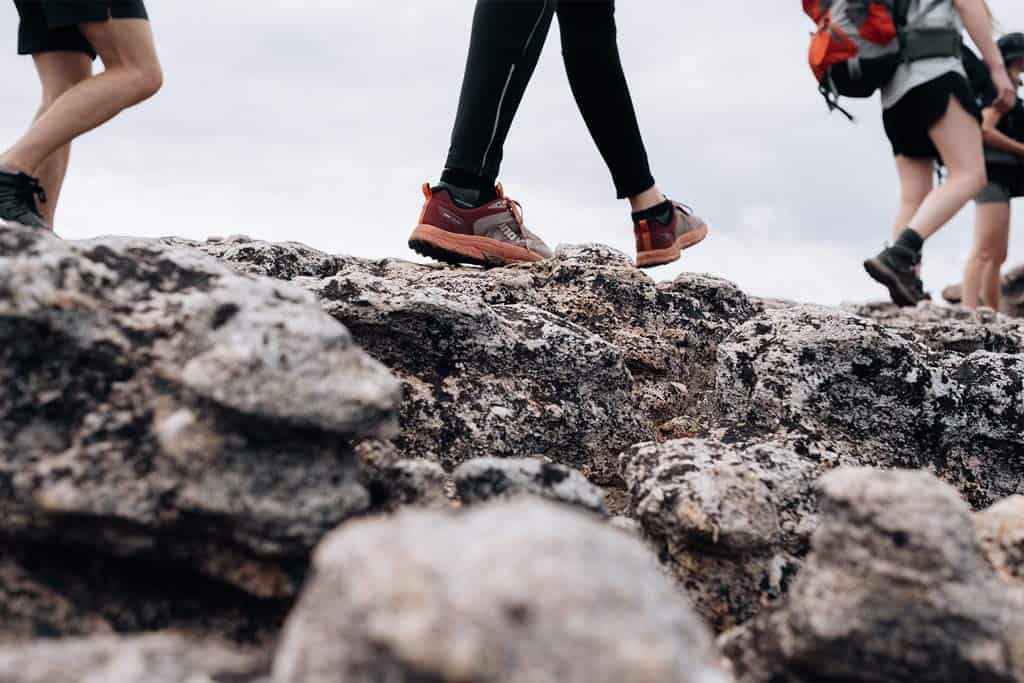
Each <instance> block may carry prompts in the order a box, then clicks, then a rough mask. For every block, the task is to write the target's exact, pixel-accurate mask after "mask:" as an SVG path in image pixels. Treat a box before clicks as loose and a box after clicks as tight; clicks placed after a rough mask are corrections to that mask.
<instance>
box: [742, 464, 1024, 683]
mask: <svg viewBox="0 0 1024 683" xmlns="http://www.w3.org/2000/svg"><path fill="white" fill-rule="evenodd" d="M819 495H820V500H821V514H822V523H821V526H820V527H819V528H818V530H817V532H816V533H815V535H814V541H813V550H812V552H811V554H810V556H809V557H808V558H807V561H806V563H805V566H804V568H803V570H802V571H801V573H800V575H799V576H798V577H797V579H796V581H795V582H794V585H793V588H792V590H791V592H790V594H789V596H788V599H787V601H786V604H785V606H784V607H782V608H780V609H778V610H776V611H773V612H770V613H767V614H764V615H761V616H759V617H758V618H756V619H755V620H754V621H752V622H750V623H748V624H746V625H744V626H742V627H740V628H739V629H737V630H736V631H733V632H730V633H729V634H726V635H725V636H723V638H722V644H723V647H724V649H725V652H726V654H727V655H728V656H729V657H730V658H731V659H732V660H733V661H734V663H735V665H736V673H737V678H738V680H739V681H740V683H756V682H762V681H763V682H766V683H767V682H769V681H794V682H800V683H803V682H806V683H812V682H813V683H820V682H821V681H863V682H864V683H875V682H877V683H900V682H903V681H906V682H907V683H911V682H913V683H929V682H933V681H934V682H936V683H938V682H943V683H952V681H986V682H988V681H993V682H994V681H1005V682H1006V683H1011V682H1014V681H1020V680H1024V612H1022V608H1024V601H1022V600H1021V595H1020V594H1019V593H1013V592H1011V591H1008V590H1007V587H1006V585H1005V584H1004V583H1003V582H1002V581H1000V580H999V578H998V577H997V575H996V572H995V571H993V569H992V567H991V566H990V565H989V564H988V562H987V561H986V559H985V557H984V554H983V552H982V549H981V546H980V544H979V542H978V539H977V536H976V535H975V530H974V525H973V523H972V519H971V515H970V511H969V509H968V507H967V505H966V503H964V501H963V500H962V499H961V498H960V496H959V495H958V494H957V493H956V491H955V490H954V489H953V488H952V487H950V486H948V485H946V484H943V483H941V482H939V481H938V480H936V479H935V478H934V477H932V476H931V475H929V474H927V473H924V472H909V471H888V472H883V471H878V470H871V469H842V470H838V471H835V472H832V473H830V474H828V475H826V476H825V477H824V478H823V479H822V482H821V485H820V491H819Z"/></svg>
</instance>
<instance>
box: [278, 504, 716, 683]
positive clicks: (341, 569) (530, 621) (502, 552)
mask: <svg viewBox="0 0 1024 683" xmlns="http://www.w3.org/2000/svg"><path fill="white" fill-rule="evenodd" d="M314 571H315V576H314V579H313V581H312V583H311V584H310V586H309V588H308V590H307V592H306V593H305V595H304V596H303V598H302V600H301V601H300V603H299V605H298V607H297V608H296V610H295V612H294V613H293V614H292V616H291V617H290V619H289V621H288V625H287V626H286V628H285V633H284V637H283V640H282V644H281V647H280V649H279V651H278V653H277V657H276V660H275V669H274V673H275V676H274V680H275V682H276V683H328V682H330V683H334V682H335V681H342V680H343V681H350V682H351V683H361V682H364V681H365V682H367V683H368V682H370V681H434V682H436V683H447V682H451V683H457V682H458V683H461V682H463V681H492V680H493V681H499V680H500V681H508V682H510V683H554V682H556V681H557V682H559V683H575V682H577V681H578V682H580V683H602V682H607V683H621V682H622V681H646V682H649V683H659V682H662V681H663V682H665V683H691V682H692V683H725V682H726V681H727V680H728V679H727V677H726V676H725V675H724V674H723V673H722V672H721V671H719V669H718V666H717V662H716V656H715V654H714V652H713V650H712V647H711V639H710V636H709V634H708V631H707V630H706V628H705V627H704V626H703V624H701V623H700V620H699V619H698V617H697V616H696V615H695V614H694V613H693V611H692V610H691V609H690V607H689V606H688V605H687V604H686V600H685V599H684V598H683V597H682V596H681V595H679V594H678V593H677V592H676V591H675V590H674V589H673V587H672V585H671V583H670V582H669V581H668V580H667V579H665V578H664V577H663V576H662V574H661V572H660V571H659V569H658V566H657V563H656V561H655V559H654V557H653V556H651V554H650V553H649V552H648V551H647V549H646V548H645V547H644V546H643V544H641V543H640V542H638V541H637V540H635V539H633V538H630V537H629V536H628V535H627V534H625V533H623V532H621V531H618V530H616V529H613V528H610V527H609V526H608V525H606V524H604V523H601V522H600V521H597V520H595V519H593V518H592V517H591V516H588V515H585V514H582V513H578V512H575V511H570V510H569V509H568V508H566V507H564V506H555V505H553V504H551V503H546V502H541V501H539V500H536V499H521V500H518V501H514V502H511V503H501V504H495V505H489V506H484V507H482V508H478V509H474V510H473V511H471V512H467V513H464V514H460V515H455V514H452V513H447V514H446V513H440V512H431V511H416V512H412V511H404V512H401V513H399V515H398V516H396V517H393V518H391V519H388V520H375V521H365V522H354V523H352V524H349V525H347V526H345V527H343V528H342V529H341V530H340V531H338V532H337V533H336V534H333V535H332V536H331V537H330V538H329V539H328V540H327V541H325V543H324V544H323V545H322V546H321V547H320V548H319V549H318V550H317V553H316V559H315V566H314Z"/></svg>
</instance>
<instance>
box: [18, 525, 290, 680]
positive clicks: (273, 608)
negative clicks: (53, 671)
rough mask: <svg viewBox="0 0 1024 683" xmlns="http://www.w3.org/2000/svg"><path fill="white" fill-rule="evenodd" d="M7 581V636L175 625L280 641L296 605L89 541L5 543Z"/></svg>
mask: <svg viewBox="0 0 1024 683" xmlns="http://www.w3.org/2000/svg"><path fill="white" fill-rule="evenodd" d="M0 582H2V585H0V643H9V642H25V641H30V640H33V639H36V638H62V637H68V636H96V635H108V634H110V633H143V632H151V631H160V630H174V631H179V632H182V633H187V634H188V635H189V637H191V638H195V639H199V640H205V639H210V638H213V639H227V640H230V641H232V642H235V643H240V644H244V645H246V646H260V645H265V644H267V643H272V642H273V641H274V640H275V638H276V637H277V634H278V632H279V630H280V627H281V624H283V623H284V619H285V617H286V616H287V613H288V611H289V609H290V607H291V602H290V601H289V600H266V599H260V598H256V597H253V596H252V595H249V594H247V593H245V592H244V591H242V590H240V589H237V588H234V587H232V586H230V585H225V584H224V583H223V582H221V581H219V580H216V579H211V578H206V577H203V576H200V575H196V574H193V573H191V572H189V571H187V570H186V569H183V568H182V567H181V566H180V565H178V564H173V563H169V562H167V561H166V560H160V559H156V558H153V559H146V558H123V557H112V556H110V555H105V554H103V552H102V551H101V550H99V549H95V548H90V547H88V546H82V545H77V546H76V545H67V546H54V545H31V544H25V543H19V544H18V545H17V546H6V547H4V544H2V543H0ZM0 680H2V679H0Z"/></svg>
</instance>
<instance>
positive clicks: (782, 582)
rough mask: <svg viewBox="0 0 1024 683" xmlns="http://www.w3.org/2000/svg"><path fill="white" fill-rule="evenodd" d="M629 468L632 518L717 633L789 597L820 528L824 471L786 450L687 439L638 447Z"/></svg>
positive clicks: (625, 466) (627, 457) (627, 459)
mask: <svg viewBox="0 0 1024 683" xmlns="http://www.w3.org/2000/svg"><path fill="white" fill-rule="evenodd" d="M621 467H622V476H623V479H624V480H625V481H626V484H627V485H628V487H629V492H630V495H631V505H630V515H631V516H633V517H635V518H636V519H638V520H639V521H640V523H641V525H642V526H643V530H644V533H645V535H646V537H647V538H649V539H650V540H651V541H652V542H653V543H654V545H655V547H656V548H657V553H658V555H659V556H660V557H661V558H662V559H663V560H664V561H666V562H667V563H668V566H669V568H670V570H671V572H672V573H673V575H674V576H675V578H676V579H677V580H678V581H679V583H680V585H681V586H683V587H684V588H685V590H686V592H687V593H688V595H689V596H690V598H691V600H692V601H693V603H694V605H695V607H696V608H697V611H698V612H700V614H701V615H703V616H704V617H705V618H706V619H708V620H709V621H710V622H711V624H712V626H714V627H715V628H716V629H717V630H724V629H727V628H730V627H732V626H735V625H737V624H740V623H743V622H745V621H747V620H748V619H750V618H751V617H752V616H754V615H755V614H757V613H758V612H759V611H760V610H761V609H762V608H763V607H765V606H767V605H770V604H772V603H773V602H774V601H776V600H778V599H779V598H780V597H781V596H782V595H784V594H785V592H786V591H787V589H788V585H789V582H790V580H791V579H792V576H793V575H794V574H795V573H796V571H797V570H798V569H799V566H800V560H799V557H801V556H802V555H803V554H805V553H806V548H807V545H808V541H809V537H810V534H811V532H812V531H813V530H814V528H815V527H816V525H817V514H816V507H817V504H816V500H815V495H814V481H815V479H816V477H817V473H818V472H819V471H820V468H823V467H824V465H823V464H821V463H812V462H810V461H805V460H804V459H803V458H802V457H801V456H799V455H797V454H796V453H794V452H792V451H786V450H783V449H779V448H772V447H767V446H756V447H753V448H750V449H749V450H742V449H740V448H736V447H730V446H726V445H723V444H719V443H713V442H708V441H703V440H698V439H683V440H677V441H670V442H667V443H664V444H653V443H652V444H641V445H639V446H635V447H633V448H632V449H630V450H629V451H628V452H626V453H624V454H623V455H622V458H621Z"/></svg>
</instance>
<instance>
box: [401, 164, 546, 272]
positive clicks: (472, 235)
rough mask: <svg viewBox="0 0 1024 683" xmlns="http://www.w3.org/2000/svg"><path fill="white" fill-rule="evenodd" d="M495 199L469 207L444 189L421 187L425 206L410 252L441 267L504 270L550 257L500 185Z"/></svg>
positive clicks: (514, 202)
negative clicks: (469, 266)
mask: <svg viewBox="0 0 1024 683" xmlns="http://www.w3.org/2000/svg"><path fill="white" fill-rule="evenodd" d="M495 191H496V192H497V195H498V197H497V199H494V200H492V201H488V202H487V203H485V204H483V205H482V206H477V207H473V206H469V205H465V204H464V203H463V202H460V201H459V200H458V199H457V198H456V197H454V196H453V195H452V190H450V189H449V188H448V187H446V186H445V185H443V184H442V185H439V186H437V187H434V188H431V187H430V185H424V186H423V195H424V196H425V197H426V200H427V201H426V204H425V205H424V206H423V213H422V214H421V216H420V221H419V225H417V226H416V229H415V230H413V233H412V236H411V237H410V238H409V248H411V249H412V250H413V251H415V252H416V253H418V254H422V255H423V256H427V257H429V258H432V259H436V260H438V261H443V262H445V263H453V264H460V263H470V264H474V265H479V266H503V265H506V264H509V263H532V262H535V261H543V260H544V259H547V258H551V256H552V254H551V249H549V248H548V245H546V244H545V243H544V241H543V240H542V239H541V238H539V237H537V236H536V235H535V234H533V233H532V232H530V231H529V230H527V229H526V226H525V224H524V223H523V212H522V208H521V207H520V205H519V203H518V202H516V201H513V200H511V199H509V198H507V197H506V196H505V194H504V191H503V190H502V187H501V185H498V187H497V188H496V190H495Z"/></svg>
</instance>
